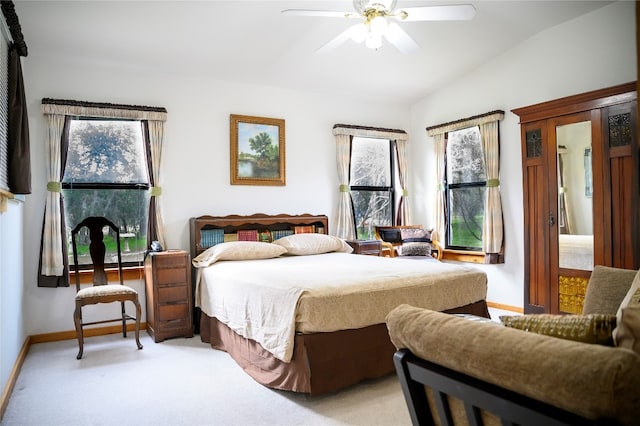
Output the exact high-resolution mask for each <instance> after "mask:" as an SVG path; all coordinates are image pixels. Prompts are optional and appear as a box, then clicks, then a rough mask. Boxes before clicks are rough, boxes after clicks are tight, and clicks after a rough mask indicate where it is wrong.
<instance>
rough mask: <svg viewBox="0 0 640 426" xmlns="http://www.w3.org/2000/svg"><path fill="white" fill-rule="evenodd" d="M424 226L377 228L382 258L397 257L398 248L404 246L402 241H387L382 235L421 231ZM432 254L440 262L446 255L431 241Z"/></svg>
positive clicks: (435, 242)
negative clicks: (407, 230) (394, 231)
mask: <svg viewBox="0 0 640 426" xmlns="http://www.w3.org/2000/svg"><path fill="white" fill-rule="evenodd" d="M421 228H422V225H398V226H376V227H375V231H376V239H377V240H381V242H382V256H384V257H396V256H397V255H398V252H397V250H396V248H397V247H399V246H401V245H402V240H401V239H398V240H397V241H385V240H384V239H383V237H382V235H381V234H382V233H384V231H392V230H402V229H421ZM431 246H432V252H431V255H432V256H433V257H435V258H436V259H438V260H441V259H442V255H443V254H444V253H443V251H442V248H441V247H440V244H438V242H437V241H433V240H432V241H431Z"/></svg>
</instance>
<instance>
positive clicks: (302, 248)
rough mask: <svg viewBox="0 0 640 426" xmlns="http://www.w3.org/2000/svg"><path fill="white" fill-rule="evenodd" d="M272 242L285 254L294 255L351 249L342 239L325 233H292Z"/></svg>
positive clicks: (348, 251) (349, 250)
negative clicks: (283, 250)
mask: <svg viewBox="0 0 640 426" xmlns="http://www.w3.org/2000/svg"><path fill="white" fill-rule="evenodd" d="M272 244H274V245H279V246H282V247H284V248H285V249H286V250H287V254H291V255H296V256H304V255H309V254H322V253H330V252H332V251H337V252H344V253H351V252H352V251H353V248H352V247H351V246H350V245H349V244H347V243H346V242H345V241H344V240H342V239H340V238H338V237H334V236H333V235H326V234H294V235H289V236H286V237H282V238H278V239H277V240H275V241H274V242H273V243H272Z"/></svg>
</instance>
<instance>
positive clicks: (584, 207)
mask: <svg viewBox="0 0 640 426" xmlns="http://www.w3.org/2000/svg"><path fill="white" fill-rule="evenodd" d="M556 141H557V152H558V162H557V164H558V170H557V172H558V226H557V227H556V228H557V229H558V233H559V235H558V241H559V253H560V259H559V266H560V268H568V269H583V270H588V271H590V270H593V203H592V198H591V188H592V182H591V123H590V122H589V121H585V122H580V123H572V124H567V125H564V126H558V127H556Z"/></svg>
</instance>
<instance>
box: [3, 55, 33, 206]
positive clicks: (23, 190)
mask: <svg viewBox="0 0 640 426" xmlns="http://www.w3.org/2000/svg"><path fill="white" fill-rule="evenodd" d="M8 138H9V140H8V142H9V144H8V145H9V146H8V159H9V175H8V179H9V191H10V192H12V193H14V194H31V149H30V145H29V121H28V116H27V102H26V99H25V96H24V82H23V81H22V65H21V63H20V53H19V51H18V47H17V45H16V44H13V45H12V46H11V49H10V51H9V129H8Z"/></svg>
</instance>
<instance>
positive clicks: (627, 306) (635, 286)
mask: <svg viewBox="0 0 640 426" xmlns="http://www.w3.org/2000/svg"><path fill="white" fill-rule="evenodd" d="M616 316H617V322H618V326H617V327H616V329H615V330H614V331H613V338H614V341H615V344H616V346H620V347H623V348H628V349H631V350H633V351H635V352H638V353H640V271H638V273H637V274H636V276H635V278H634V279H633V283H632V284H631V288H630V289H629V291H628V292H627V294H626V296H625V297H624V299H622V303H621V304H620V308H618V312H617V315H616Z"/></svg>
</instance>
